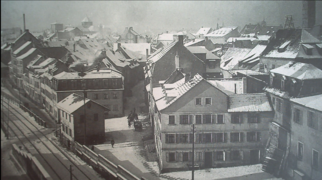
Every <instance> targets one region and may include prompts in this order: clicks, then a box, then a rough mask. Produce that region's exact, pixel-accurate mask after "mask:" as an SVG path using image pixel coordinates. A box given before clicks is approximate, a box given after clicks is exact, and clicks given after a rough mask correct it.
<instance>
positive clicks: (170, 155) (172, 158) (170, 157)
mask: <svg viewBox="0 0 322 180" xmlns="http://www.w3.org/2000/svg"><path fill="white" fill-rule="evenodd" d="M167 160H168V162H174V161H176V153H174V152H171V153H168V157H167Z"/></svg>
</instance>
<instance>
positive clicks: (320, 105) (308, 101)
mask: <svg viewBox="0 0 322 180" xmlns="http://www.w3.org/2000/svg"><path fill="white" fill-rule="evenodd" d="M290 101H292V102H295V103H297V104H300V105H302V106H305V107H308V108H311V109H315V110H318V111H320V112H322V94H319V95H315V96H308V97H302V98H291V99H290Z"/></svg>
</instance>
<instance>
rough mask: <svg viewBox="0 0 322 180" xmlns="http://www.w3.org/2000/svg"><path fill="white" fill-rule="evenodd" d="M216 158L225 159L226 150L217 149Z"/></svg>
mask: <svg viewBox="0 0 322 180" xmlns="http://www.w3.org/2000/svg"><path fill="white" fill-rule="evenodd" d="M216 160H217V161H225V152H224V151H217V152H216Z"/></svg>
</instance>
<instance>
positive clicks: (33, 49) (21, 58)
mask: <svg viewBox="0 0 322 180" xmlns="http://www.w3.org/2000/svg"><path fill="white" fill-rule="evenodd" d="M36 50H37V49H36V48H31V49H29V51H27V52H26V53H24V54H22V55H21V56H19V57H17V59H19V60H23V59H25V58H26V57H28V56H29V55H31V54H32V53H34V52H35V51H36Z"/></svg>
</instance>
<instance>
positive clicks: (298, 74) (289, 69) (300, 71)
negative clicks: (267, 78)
mask: <svg viewBox="0 0 322 180" xmlns="http://www.w3.org/2000/svg"><path fill="white" fill-rule="evenodd" d="M271 72H272V73H276V74H281V75H284V76H288V77H292V78H296V79H300V80H308V79H322V70H321V69H319V68H317V67H315V66H313V65H312V64H306V63H300V62H289V63H287V64H285V65H283V66H280V67H278V68H275V69H272V70H271Z"/></svg>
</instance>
